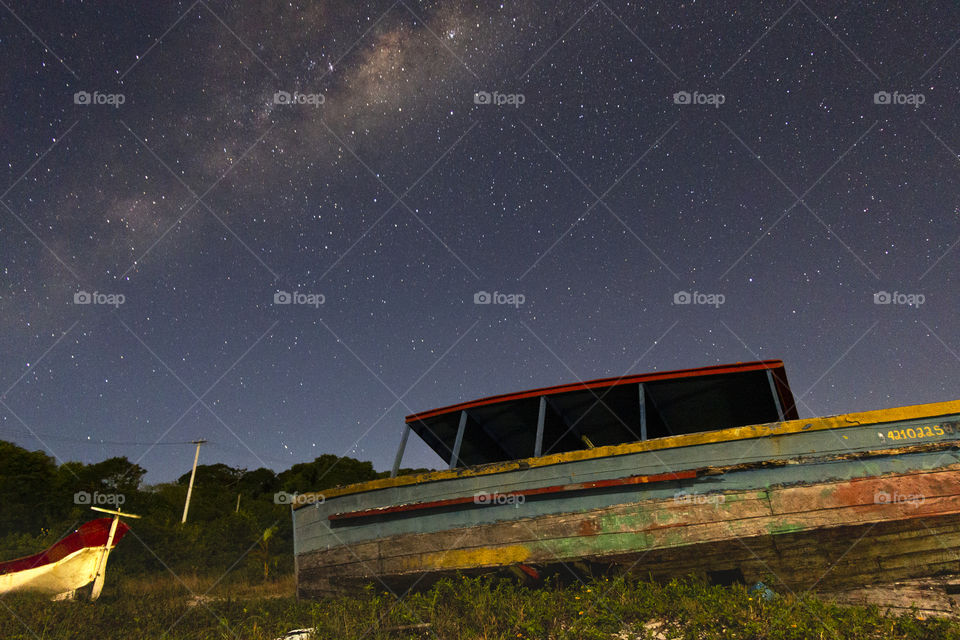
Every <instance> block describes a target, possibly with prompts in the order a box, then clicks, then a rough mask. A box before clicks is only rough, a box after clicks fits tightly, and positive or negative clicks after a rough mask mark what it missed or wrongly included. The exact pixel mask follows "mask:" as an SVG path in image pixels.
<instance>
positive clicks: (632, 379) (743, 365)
mask: <svg viewBox="0 0 960 640" xmlns="http://www.w3.org/2000/svg"><path fill="white" fill-rule="evenodd" d="M761 369H772V370H775V369H783V361H782V360H758V361H755V362H738V363H736V364H721V365H714V366H710V367H697V368H695V369H678V370H676V371H662V372H655V373H641V374H635V375H628V376H620V377H617V378H599V379H597V380H588V381H585V382H574V383H570V384H561V385H555V386H552V387H541V388H539V389H530V390H529V391H517V392H515V393H504V394H500V395H496V396H490V397H487V398H480V399H479V400H471V401H468V402H461V403H459V404H452V405H450V406H447V407H440V408H439V409H431V410H430V411H422V412H420V413H415V414H413V415H409V416H407V417H406V421H407V422H416V421H418V420H425V419H427V418H432V417H435V416H439V415H443V414H445V413H455V412H459V411H463V410H464V409H472V408H474V407H480V406H483V405H488V404H496V403H498V402H509V401H511V400H521V399H523V398H534V397H538V396H543V395H553V394H556V393H566V392H569V391H581V390H586V389H597V388H604V387H615V386H618V385H622V384H637V383H638V382H654V381H657V380H670V379H676V378H696V377H700V376H711V375H721V374H728V373H741V372H744V371H757V370H761ZM779 386H780V385H779V384H778V387H779ZM781 393H782V390H781Z"/></svg>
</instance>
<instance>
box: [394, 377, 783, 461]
mask: <svg viewBox="0 0 960 640" xmlns="http://www.w3.org/2000/svg"><path fill="white" fill-rule="evenodd" d="M798 417H799V416H798V415H797V409H796V406H795V404H794V399H793V394H792V392H791V391H790V386H789V384H788V383H787V376H786V372H785V370H784V367H783V362H782V361H780V360H763V361H758V362H745V363H738V364H732V365H720V366H712V367H700V368H697V369H683V370H678V371H666V372H659V373H645V374H639V375H628V376H621V377H618V378H603V379H599V380H591V381H588V382H578V383H574V384H566V385H560V386H554V387H545V388H542V389H532V390H530V391H521V392H518V393H510V394H505V395H499V396H492V397H489V398H483V399H480V400H474V401H471V402H463V403H460V404H455V405H451V406H448V407H442V408H440V409H434V410H432V411H424V412H421V413H417V414H414V415H411V416H407V418H406V427H405V429H404V432H403V437H402V439H401V443H400V448H399V450H398V451H397V457H396V459H395V461H394V466H393V473H392V475H394V476H395V475H396V473H397V470H398V469H399V467H400V461H401V459H402V457H403V451H404V448H405V447H406V443H407V438H408V436H409V434H410V431H411V430H412V431H414V432H415V433H416V434H417V435H418V436H420V438H422V439H423V441H424V442H426V443H427V445H429V446H430V448H431V449H433V450H434V451H435V452H436V453H437V454H438V455H439V456H440V457H441V458H443V459H444V460H446V461H447V462H448V464H449V466H450V468H451V469H455V468H458V467H466V466H473V465H481V464H488V463H494V462H505V461H510V460H519V459H522V458H531V457H539V456H541V455H547V454H551V453H563V452H567V451H576V450H579V449H592V448H595V447H602V446H608V445H619V444H625V443H629V442H638V441H643V440H649V439H653V438H663V437H667V436H675V435H681V434H687V433H698V432H704V431H713V430H718V429H726V428H730V427H739V426H745V425H752V424H764V423H768V422H778V421H784V420H793V419H797V418H798Z"/></svg>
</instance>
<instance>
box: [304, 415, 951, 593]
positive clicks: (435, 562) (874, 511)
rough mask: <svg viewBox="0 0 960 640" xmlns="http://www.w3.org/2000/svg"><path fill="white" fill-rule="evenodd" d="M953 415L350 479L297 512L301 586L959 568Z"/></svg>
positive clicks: (845, 577)
mask: <svg viewBox="0 0 960 640" xmlns="http://www.w3.org/2000/svg"><path fill="white" fill-rule="evenodd" d="M958 418H960V415H957V414H952V415H948V416H938V417H937V418H932V417H928V418H919V419H911V420H900V421H889V422H879V421H878V422H868V423H863V422H860V423H857V422H853V423H850V424H848V425H847V426H844V427H843V428H825V429H820V430H804V427H805V426H809V425H802V424H801V425H794V427H796V428H795V429H784V428H783V427H784V424H785V423H782V424H775V425H762V426H760V427H756V428H755V429H756V430H757V433H756V437H754V438H741V439H735V440H732V441H731V440H724V439H722V438H720V439H716V440H715V441H713V442H704V443H699V444H698V443H694V444H693V445H692V446H685V447H664V448H657V447H651V448H649V449H643V448H642V447H641V449H642V450H637V451H633V452H630V453H624V454H622V455H612V456H600V457H588V458H584V459H582V460H572V461H569V462H564V463H562V464H554V465H544V466H542V467H530V468H527V469H523V468H521V469H508V470H504V471H500V472H496V473H491V474H473V473H469V472H468V473H463V474H460V475H455V476H454V477H445V478H444V479H443V480H440V481H435V482H428V483H413V484H409V485H403V486H394V487H390V488H383V489H378V490H374V491H361V492H349V491H348V492H345V493H343V494H342V495H333V496H331V497H330V498H325V499H323V500H322V501H320V500H316V501H315V503H314V504H312V505H307V506H301V507H300V508H298V509H296V510H295V511H294V524H295V537H296V541H295V543H296V544H295V546H296V549H295V551H296V556H297V571H298V588H299V593H300V595H301V596H302V597H317V596H322V595H325V594H329V593H334V592H340V591H344V590H352V589H353V588H355V587H358V586H360V585H362V584H366V583H369V582H373V583H374V584H375V585H382V586H384V587H387V588H390V589H393V590H397V589H403V590H405V589H408V588H411V587H417V588H420V587H426V586H428V585H429V584H430V583H431V582H433V581H434V580H435V579H437V578H438V577H441V576H444V575H451V574H454V573H457V572H462V573H467V574H472V573H485V572H506V573H513V574H515V575H519V576H521V577H524V578H528V579H537V578H539V577H543V576H544V575H548V574H550V573H554V572H559V573H561V574H568V575H569V574H571V573H590V572H604V571H607V570H616V571H629V572H631V573H636V574H638V575H641V576H645V577H646V576H650V577H653V578H655V579H667V578H670V577H673V576H677V575H683V574H687V573H700V574H704V575H706V576H707V577H708V578H713V579H715V580H719V581H723V580H727V579H730V578H731V576H733V577H736V579H743V580H746V581H748V582H749V581H756V580H764V581H768V582H769V581H771V580H772V581H774V583H778V584H779V585H780V587H781V588H782V589H786V590H790V591H805V590H808V589H814V588H815V589H818V590H830V591H837V590H843V589H845V588H850V587H860V586H863V585H865V584H871V583H880V582H889V581H893V580H903V579H910V578H917V577H924V576H929V575H936V574H939V573H960V473H958V472H960V451H958V446H960V422H958ZM908 430H909V431H908ZM901 431H903V434H904V437H903V438H899V437H898V435H897V434H899V433H900V432H901ZM908 433H909V434H911V437H906V436H907V434H908ZM891 434H894V436H893V437H891ZM918 434H919V435H918ZM731 447H732V449H731ZM657 466H659V467H660V469H661V473H659V474H643V473H641V474H637V473H636V471H638V470H639V471H650V470H655V468H656V467H657ZM630 471H634V473H629V472H630ZM333 493H336V492H333ZM471 496H473V499H468V498H469V497H471Z"/></svg>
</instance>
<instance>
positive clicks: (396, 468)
mask: <svg viewBox="0 0 960 640" xmlns="http://www.w3.org/2000/svg"><path fill="white" fill-rule="evenodd" d="M409 437H410V423H407V424H405V425H403V435H402V436H400V447H399V448H398V449H397V455H396V457H394V459H393V469H391V470H390V477H391V478H396V477H397V473H399V472H400V461H401V460H403V450H404V449H406V448H407V438H409Z"/></svg>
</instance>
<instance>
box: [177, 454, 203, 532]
mask: <svg viewBox="0 0 960 640" xmlns="http://www.w3.org/2000/svg"><path fill="white" fill-rule="evenodd" d="M206 442H207V441H206V440H192V441H191V442H190V444H195V445H197V453H196V455H195V456H193V471H191V472H190V485H189V486H188V487H187V501H186V502H184V503H183V519H182V520H180V524H184V523H185V522H186V521H187V511H189V510H190V496H191V494H193V479H194V477H196V475H197V461H198V460H199V459H200V445H202V444H206Z"/></svg>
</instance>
